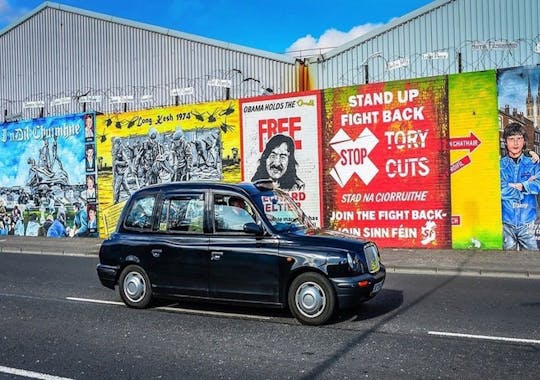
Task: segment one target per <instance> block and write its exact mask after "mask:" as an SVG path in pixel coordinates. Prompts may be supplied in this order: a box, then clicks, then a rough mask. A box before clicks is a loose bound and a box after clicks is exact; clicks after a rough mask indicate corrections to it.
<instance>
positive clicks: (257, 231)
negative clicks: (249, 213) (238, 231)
mask: <svg viewBox="0 0 540 380" xmlns="http://www.w3.org/2000/svg"><path fill="white" fill-rule="evenodd" d="M244 232H247V233H248V234H254V235H262V234H263V233H264V230H263V228H262V227H261V226H259V225H258V224H257V223H253V222H251V223H246V224H244Z"/></svg>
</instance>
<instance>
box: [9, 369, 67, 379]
mask: <svg viewBox="0 0 540 380" xmlns="http://www.w3.org/2000/svg"><path fill="white" fill-rule="evenodd" d="M0 373H7V374H9V375H15V376H24V377H30V378H32V379H42V380H73V379H71V378H69V377H59V376H53V375H47V374H46V373H39V372H32V371H26V370H24V369H18V368H10V367H4V366H1V365H0Z"/></svg>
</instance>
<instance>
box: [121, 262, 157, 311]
mask: <svg viewBox="0 0 540 380" xmlns="http://www.w3.org/2000/svg"><path fill="white" fill-rule="evenodd" d="M118 291H119V292H120V298H122V301H124V303H125V304H126V305H127V306H129V307H134V308H137V309H143V308H145V307H148V305H149V304H150V301H151V300H152V286H151V285H150V279H149V278H148V275H147V274H146V272H145V271H144V269H142V268H141V267H140V266H138V265H128V266H127V267H125V268H124V270H123V271H122V273H121V274H120V280H119V282H118Z"/></svg>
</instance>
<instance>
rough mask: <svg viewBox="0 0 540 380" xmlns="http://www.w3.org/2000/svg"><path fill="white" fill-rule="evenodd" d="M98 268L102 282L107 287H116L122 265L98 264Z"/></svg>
mask: <svg viewBox="0 0 540 380" xmlns="http://www.w3.org/2000/svg"><path fill="white" fill-rule="evenodd" d="M96 270H97V274H98V277H99V281H100V282H101V284H102V285H103V286H105V287H107V288H110V289H114V286H115V285H116V279H117V278H118V271H119V270H120V267H118V266H112V265H103V264H98V265H97V266H96Z"/></svg>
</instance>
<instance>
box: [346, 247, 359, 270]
mask: <svg viewBox="0 0 540 380" xmlns="http://www.w3.org/2000/svg"><path fill="white" fill-rule="evenodd" d="M347 264H349V268H350V269H351V270H352V271H353V272H361V269H362V264H361V263H360V260H359V259H358V256H357V255H356V253H352V254H351V253H350V252H347Z"/></svg>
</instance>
